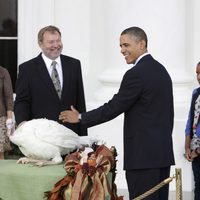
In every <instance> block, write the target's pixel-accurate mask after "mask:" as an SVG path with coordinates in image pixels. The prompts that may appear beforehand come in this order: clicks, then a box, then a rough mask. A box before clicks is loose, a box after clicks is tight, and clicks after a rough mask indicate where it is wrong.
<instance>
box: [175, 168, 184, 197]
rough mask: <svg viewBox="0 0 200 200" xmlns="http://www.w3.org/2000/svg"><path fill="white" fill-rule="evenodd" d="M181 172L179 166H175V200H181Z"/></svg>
mask: <svg viewBox="0 0 200 200" xmlns="http://www.w3.org/2000/svg"><path fill="white" fill-rule="evenodd" d="M182 199H183V194H182V173H181V168H176V200H182Z"/></svg>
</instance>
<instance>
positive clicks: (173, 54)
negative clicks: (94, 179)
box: [90, 0, 199, 191]
mask: <svg viewBox="0 0 200 200" xmlns="http://www.w3.org/2000/svg"><path fill="white" fill-rule="evenodd" d="M197 2H198V1H196V3H197ZM186 8H187V7H186V0H176V1H174V0H168V1H165V0H152V1H146V0H141V1H133V0H124V1H119V0H118V1H116V0H110V1H104V27H103V28H104V40H102V42H103V43H104V45H105V46H104V49H103V48H102V53H103V55H104V64H105V67H104V68H105V69H104V70H103V72H102V73H101V74H100V75H99V76H98V77H99V81H100V83H101V84H102V87H101V88H100V89H99V90H97V91H96V92H95V100H94V101H93V102H91V104H90V106H91V108H93V107H96V106H97V105H101V104H102V103H103V102H105V101H107V100H109V99H110V98H111V97H112V96H113V94H114V93H115V92H117V90H118V88H119V84H120V82H121V79H122V76H123V74H124V72H125V71H126V70H127V69H128V67H127V65H126V64H125V61H124V59H123V57H122V56H121V55H120V48H119V36H120V33H121V31H122V30H124V29H125V28H128V27H130V26H139V27H141V28H143V29H144V30H145V32H146V33H147V35H148V38H149V43H148V47H149V48H148V49H149V52H150V53H151V54H152V56H153V57H154V58H155V59H157V60H158V61H159V62H161V63H162V64H163V65H164V66H165V67H166V69H167V70H168V72H169V73H170V75H171V77H172V80H173V85H174V105H175V125H174V132H173V138H174V152H175V158H176V166H175V167H177V168H182V170H183V177H184V178H183V190H184V191H191V190H192V188H193V181H192V171H191V167H190V163H188V162H187V161H186V160H185V159H184V157H183V153H184V128H185V123H186V118H187V112H188V107H189V102H190V95H191V85H192V84H193V81H194V79H193V77H192V72H191V69H190V68H189V69H188V66H187V63H188V62H189V60H188V59H190V57H189V55H188V52H189V49H187V40H186V39H187V32H186V29H187V23H186V20H185V19H186V17H187V15H186V11H187V10H186ZM91 9H92V8H91ZM196 9H197V6H196ZM91 17H92V18H95V17H96V16H95V15H93V16H91ZM197 19H198V18H197ZM96 27H98V25H96ZM198 47H199V46H198ZM91 59H92V58H91ZM93 59H95V57H94V58H93ZM91 62H93V60H92V61H91ZM122 126H123V116H119V117H118V118H116V119H114V120H112V121H110V122H108V123H106V124H104V125H100V126H97V127H94V128H92V132H93V133H99V134H101V136H102V139H103V138H104V139H105V140H106V141H107V143H108V144H112V145H116V146H117V150H118V152H119V158H118V160H119V161H118V163H117V165H118V174H117V186H118V187H119V188H126V182H125V181H124V179H125V178H124V173H123V169H122V162H123V142H122V139H123V134H122V131H123V130H122ZM152 145H153V144H152ZM175 167H174V168H175ZM174 168H173V169H172V174H173V173H175V170H174ZM170 189H171V190H175V182H173V183H171V184H170Z"/></svg>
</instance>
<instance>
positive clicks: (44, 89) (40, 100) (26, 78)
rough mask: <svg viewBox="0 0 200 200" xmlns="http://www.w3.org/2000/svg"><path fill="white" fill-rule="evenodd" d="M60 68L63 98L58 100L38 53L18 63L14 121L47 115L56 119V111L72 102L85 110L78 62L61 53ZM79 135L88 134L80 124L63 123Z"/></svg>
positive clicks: (67, 106)
mask: <svg viewBox="0 0 200 200" xmlns="http://www.w3.org/2000/svg"><path fill="white" fill-rule="evenodd" d="M60 58H61V63H62V70H63V89H62V97H61V100H60V99H59V97H58V95H57V93H56V90H55V88H54V85H53V82H52V80H51V77H50V76H49V73H48V71H47V68H46V65H45V63H44V60H43V58H42V56H41V54H40V55H39V56H37V57H36V58H33V59H32V60H29V61H27V62H25V63H23V64H21V65H20V66H19V74H18V79H17V82H16V100H15V104H14V112H15V117H16V122H17V124H19V123H20V122H22V121H24V120H31V119H37V118H47V119H51V120H55V121H58V122H59V123H61V122H60V121H59V119H58V117H59V113H60V112H61V111H63V110H66V109H70V105H74V106H75V107H77V108H78V109H80V110H81V111H82V112H85V111H86V106H85V97H84V89H83V81H82V73H81V64H80V61H79V60H77V59H74V58H71V57H68V56H64V55H61V56H60ZM64 125H65V126H67V127H68V128H70V129H72V130H73V131H75V132H76V133H78V134H79V135H87V131H86V129H84V128H82V127H81V126H80V124H76V125H75V124H64Z"/></svg>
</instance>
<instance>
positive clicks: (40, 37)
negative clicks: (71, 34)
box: [38, 25, 61, 42]
mask: <svg viewBox="0 0 200 200" xmlns="http://www.w3.org/2000/svg"><path fill="white" fill-rule="evenodd" d="M45 32H50V33H55V32H58V33H59V35H60V36H61V32H60V30H59V28H57V27H56V26H52V25H50V26H46V27H44V28H42V29H41V30H40V31H39V32H38V42H42V41H43V35H44V33H45Z"/></svg>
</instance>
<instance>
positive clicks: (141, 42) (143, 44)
mask: <svg viewBox="0 0 200 200" xmlns="http://www.w3.org/2000/svg"><path fill="white" fill-rule="evenodd" d="M140 49H141V50H145V49H146V42H145V41H144V40H141V41H140Z"/></svg>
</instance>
